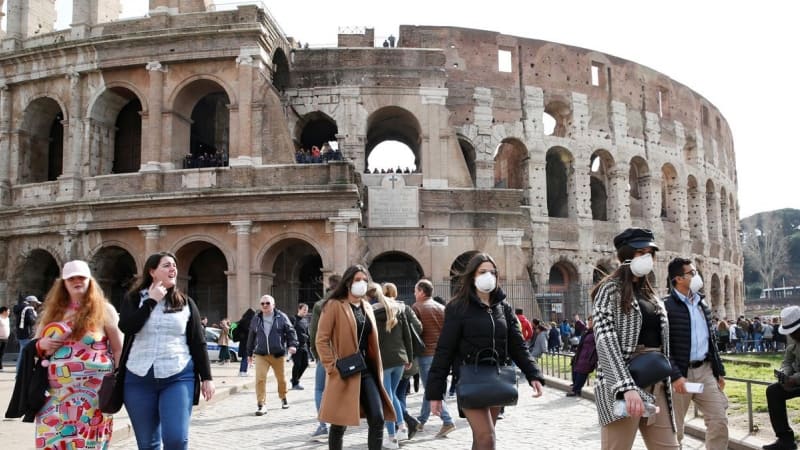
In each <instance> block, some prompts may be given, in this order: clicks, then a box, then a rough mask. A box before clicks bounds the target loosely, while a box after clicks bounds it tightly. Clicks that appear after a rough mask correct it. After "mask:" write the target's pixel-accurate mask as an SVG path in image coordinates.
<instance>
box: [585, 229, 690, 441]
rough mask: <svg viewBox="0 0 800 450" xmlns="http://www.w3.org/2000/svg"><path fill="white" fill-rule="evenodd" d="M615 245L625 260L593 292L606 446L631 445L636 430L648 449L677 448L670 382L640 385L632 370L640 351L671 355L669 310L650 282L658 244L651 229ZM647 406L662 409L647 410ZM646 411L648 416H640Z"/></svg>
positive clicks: (622, 236) (625, 236) (633, 232)
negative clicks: (620, 406)
mask: <svg viewBox="0 0 800 450" xmlns="http://www.w3.org/2000/svg"><path fill="white" fill-rule="evenodd" d="M614 247H615V248H616V249H617V259H618V260H619V262H620V263H621V264H620V265H619V267H618V268H617V269H616V270H615V271H614V272H613V273H611V274H610V275H608V276H606V277H605V278H603V279H602V280H601V281H600V282H598V284H597V285H596V286H595V287H594V289H592V293H591V297H592V301H593V303H594V310H593V318H594V335H595V347H596V349H597V357H598V366H597V383H596V384H595V388H594V391H595V398H596V406H597V414H598V416H599V419H600V426H601V431H600V442H601V445H602V449H603V450H607V449H629V448H631V447H632V446H633V442H634V439H635V438H636V431H637V430H638V431H639V433H641V435H642V437H643V439H644V442H645V445H646V446H647V448H649V449H678V448H680V447H679V445H678V439H677V436H676V433H675V425H674V421H673V418H672V415H673V412H672V400H671V398H670V397H671V395H672V394H671V392H670V385H669V383H666V382H665V381H664V380H662V381H659V382H657V383H656V384H655V385H653V386H648V387H640V386H638V385H637V384H636V382H635V381H634V379H633V377H632V376H631V373H630V371H629V370H628V362H629V361H630V360H631V358H632V357H633V356H634V355H637V354H640V353H645V352H650V351H654V352H656V351H657V352H661V353H663V354H664V356H666V357H667V358H669V324H668V322H667V313H666V310H665V309H664V304H663V302H662V301H661V300H660V299H659V298H658V296H656V293H655V291H654V290H653V287H652V286H651V285H650V280H649V277H650V276H651V275H650V274H651V272H652V271H653V260H654V258H655V253H656V251H657V250H658V246H657V245H656V243H655V238H654V236H653V233H652V232H651V231H650V230H646V229H643V228H628V229H626V230H625V231H623V232H622V233H620V234H618V235H617V236H616V237H614ZM617 400H625V411H624V414H618V413H616V412H615V411H614V403H615V402H616V401H617ZM645 404H648V405H656V406H658V407H659V409H660V411H659V412H658V413H655V414H649V413H646V411H645V406H646V405H645ZM645 414H648V415H649V417H647V418H646V419H642V417H643V416H644V415H645Z"/></svg>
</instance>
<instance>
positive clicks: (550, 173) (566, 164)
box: [545, 148, 572, 217]
mask: <svg viewBox="0 0 800 450" xmlns="http://www.w3.org/2000/svg"><path fill="white" fill-rule="evenodd" d="M545 161H546V164H545V173H546V175H547V214H548V215H549V216H550V217H569V203H568V202H569V190H568V185H569V176H570V175H571V167H572V155H570V154H569V152H567V151H566V150H564V149H559V148H551V149H550V150H548V151H547V155H546V157H545Z"/></svg>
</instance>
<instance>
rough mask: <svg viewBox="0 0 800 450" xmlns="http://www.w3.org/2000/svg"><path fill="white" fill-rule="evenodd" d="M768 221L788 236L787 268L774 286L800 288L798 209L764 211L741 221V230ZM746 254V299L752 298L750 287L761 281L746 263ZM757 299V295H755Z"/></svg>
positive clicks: (799, 210)
mask: <svg viewBox="0 0 800 450" xmlns="http://www.w3.org/2000/svg"><path fill="white" fill-rule="evenodd" d="M769 220H777V221H778V222H779V223H780V224H781V225H782V226H781V229H782V230H783V231H784V235H786V236H789V237H790V239H789V266H788V267H787V269H786V270H785V273H781V274H779V275H778V276H777V277H776V279H775V283H774V284H775V285H776V286H780V285H782V284H783V283H784V280H785V283H786V286H800V209H792V208H786V209H778V210H775V211H766V212H762V213H758V214H753V215H752V216H749V217H745V218H744V219H741V221H740V222H741V225H742V230H747V229H752V228H753V227H755V228H759V227H760V226H761V224H762V223H764V222H766V221H769ZM747 259H748V258H747V254H745V255H744V282H745V285H746V286H748V295H747V298H752V297H753V296H754V295H750V292H751V286H753V287H754V286H759V287H760V286H761V279H760V278H759V276H758V273H757V272H756V271H755V270H753V269H752V268H751V267H750V266H748V263H747ZM755 296H756V297H757V295H755Z"/></svg>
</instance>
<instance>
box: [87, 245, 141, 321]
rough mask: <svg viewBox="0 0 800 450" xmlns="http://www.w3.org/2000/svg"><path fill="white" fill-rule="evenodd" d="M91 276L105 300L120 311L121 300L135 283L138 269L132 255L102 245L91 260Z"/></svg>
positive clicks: (111, 246) (113, 246)
mask: <svg viewBox="0 0 800 450" xmlns="http://www.w3.org/2000/svg"><path fill="white" fill-rule="evenodd" d="M90 266H91V268H92V276H93V277H94V279H95V280H97V282H98V283H99V284H100V287H102V288H103V293H105V295H106V298H107V299H109V301H111V304H113V305H114V307H116V308H117V311H119V309H120V305H121V304H122V300H123V298H125V295H126V293H127V292H128V290H130V288H131V287H132V286H133V285H134V283H135V282H136V276H137V274H138V269H137V267H138V266H137V265H136V260H135V259H134V258H133V255H131V254H130V252H128V250H126V249H125V248H123V247H119V246H116V245H104V246H103V247H101V248H100V249H99V250H97V252H95V253H94V255H93V256H92V258H91V261H90Z"/></svg>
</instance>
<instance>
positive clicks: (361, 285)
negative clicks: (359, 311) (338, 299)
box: [350, 280, 367, 297]
mask: <svg viewBox="0 0 800 450" xmlns="http://www.w3.org/2000/svg"><path fill="white" fill-rule="evenodd" d="M350 293H351V294H353V295H355V296H356V297H363V296H364V295H365V294H366V293H367V282H366V281H364V280H361V281H354V282H353V284H351V285H350Z"/></svg>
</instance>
